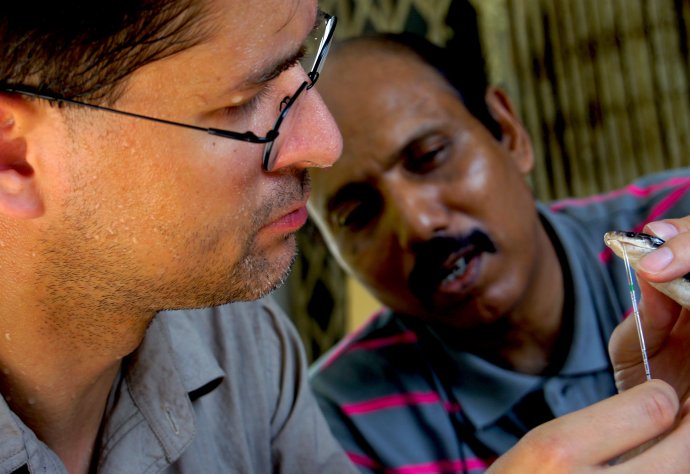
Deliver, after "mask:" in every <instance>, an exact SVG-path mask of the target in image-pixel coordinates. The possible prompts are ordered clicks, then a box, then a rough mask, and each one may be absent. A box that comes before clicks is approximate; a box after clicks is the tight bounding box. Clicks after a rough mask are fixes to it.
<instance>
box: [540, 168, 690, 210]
mask: <svg viewBox="0 0 690 474" xmlns="http://www.w3.org/2000/svg"><path fill="white" fill-rule="evenodd" d="M689 191H690V168H678V169H673V170H667V171H663V172H660V173H655V174H651V175H647V176H643V177H641V178H639V179H637V180H635V181H633V182H632V183H630V184H629V185H627V186H625V187H623V188H620V189H616V190H613V191H609V192H606V193H602V194H596V195H593V196H588V197H584V198H573V199H562V200H559V201H555V202H552V203H550V204H549V205H548V208H549V209H550V210H551V211H552V212H557V213H566V214H570V215H573V216H575V217H584V218H589V219H591V218H592V217H596V216H598V215H602V216H605V215H607V214H608V213H609V212H611V211H620V210H623V211H624V210H637V209H640V208H643V209H645V210H646V212H647V213H649V212H650V211H652V210H654V209H656V210H657V211H658V212H664V211H667V210H668V209H670V208H673V207H680V208H683V209H685V212H686V213H687V212H690V192H689Z"/></svg>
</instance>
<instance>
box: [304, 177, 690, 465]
mask: <svg viewBox="0 0 690 474" xmlns="http://www.w3.org/2000/svg"><path fill="white" fill-rule="evenodd" d="M689 190H690V169H683V170H676V171H668V172H665V173H661V174H657V175H654V176H649V177H646V178H643V179H640V180H639V181H636V182H635V183H634V184H632V185H630V186H628V187H626V188H624V189H621V190H618V191H615V192H611V193H607V194H603V195H597V196H594V197H590V198H584V199H568V200H563V201H559V202H555V203H552V204H551V205H548V206H547V205H544V204H541V203H538V204H537V208H538V211H539V214H540V216H541V219H542V222H543V224H544V226H545V228H546V229H547V231H548V233H549V235H550V236H551V239H552V241H553V242H554V245H555V247H556V248H557V251H558V252H559V257H560V259H561V265H562V267H563V269H564V276H565V280H566V287H567V288H568V289H569V291H566V305H565V307H566V308H567V307H572V327H573V331H572V339H571V343H570V348H569V351H568V353H567V356H566V359H565V362H564V363H563V365H562V367H561V368H560V370H559V371H558V373H557V374H554V375H548V376H536V375H527V374H522V373H518V372H512V371H510V370H506V369H504V368H501V367H498V366H495V365H493V364H491V363H489V362H487V361H486V360H483V359H481V358H479V357H477V356H475V355H473V354H470V353H468V352H463V350H462V348H461V347H456V346H454V345H453V343H452V341H451V340H447V339H448V338H444V334H443V333H442V332H438V331H435V330H434V329H433V328H431V327H429V326H428V325H425V324H423V323H422V322H421V321H418V320H416V318H413V317H408V316H403V315H401V314H397V313H394V312H392V311H391V310H389V309H386V308H384V309H383V310H381V311H380V312H379V313H378V314H375V315H374V316H373V317H372V318H371V319H370V320H369V321H368V322H367V323H366V324H365V325H364V326H363V327H362V328H360V329H359V330H358V331H356V332H355V333H353V334H351V335H350V336H348V337H347V338H346V339H345V340H343V341H341V342H340V343H339V344H338V345H337V346H336V347H334V348H333V349H332V350H331V351H330V352H329V353H327V354H325V355H324V356H323V357H322V358H321V359H319V360H318V361H317V362H316V363H315V364H314V366H313V367H312V369H311V374H310V376H311V382H312V387H313V389H314V391H315V393H316V396H317V399H318V401H319V404H320V406H321V408H322V410H323V411H324V413H325V415H326V418H327V420H328V422H329V424H330V426H331V430H332V431H333V433H334V435H335V436H336V438H337V439H338V440H339V441H340V443H341V444H342V445H343V447H344V448H345V450H346V452H347V454H348V456H349V457H350V459H351V460H352V461H353V462H354V463H355V465H356V466H357V467H359V469H360V471H361V472H363V473H370V472H386V473H391V474H421V473H424V474H427V473H481V472H483V471H484V470H485V469H486V468H487V467H488V466H489V465H490V464H491V462H492V461H493V460H494V459H495V458H496V457H497V456H499V455H500V454H502V453H504V452H505V451H507V450H508V449H509V448H510V447H512V446H513V445H514V444H515V443H516V442H517V441H518V440H519V439H520V437H521V436H522V435H524V434H525V433H526V432H527V431H529V429H530V428H531V426H532V425H535V424H538V423H540V422H542V421H544V420H545V419H549V418H551V417H553V416H561V415H564V414H566V413H569V412H572V411H574V410H577V409H580V408H583V407H585V406H587V405H590V404H592V403H594V402H596V401H599V400H601V399H603V398H606V397H608V396H610V395H612V394H614V393H615V385H614V381H613V377H612V370H611V365H610V362H609V359H608V354H607V341H608V338H609V336H610V334H611V331H612V330H613V328H614V327H615V326H616V325H617V324H618V322H619V321H620V320H621V319H622V318H623V317H624V316H625V315H626V314H628V313H629V312H630V306H631V301H630V293H629V288H628V282H627V277H626V274H625V268H624V265H623V262H622V261H620V260H619V259H617V258H614V257H613V254H612V253H611V251H610V250H609V249H608V248H607V247H605V245H604V243H603V234H604V233H605V232H606V231H609V230H632V231H640V230H641V229H642V227H643V226H644V225H645V224H646V223H647V222H650V221H652V220H657V219H661V218H667V217H682V216H685V215H688V214H690V192H688V191H689ZM638 294H639V293H638ZM568 301H570V303H569V304H568V303H567V302H568ZM527 400H530V402H531V403H530V405H529V406H526V401H527ZM523 412H527V413H528V415H527V416H524V415H523Z"/></svg>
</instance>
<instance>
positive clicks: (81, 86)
mask: <svg viewBox="0 0 690 474" xmlns="http://www.w3.org/2000/svg"><path fill="white" fill-rule="evenodd" d="M6 3H7V4H6V5H3V12H2V15H0V45H2V48H0V85H1V86H24V87H30V88H32V89H35V90H37V91H38V92H43V93H46V94H53V95H58V96H62V97H65V98H82V99H83V98H89V99H90V100H92V101H102V102H110V103H112V102H113V101H114V100H116V98H117V95H118V93H119V92H120V91H121V88H120V87H119V86H120V85H122V84H123V82H124V80H125V79H126V78H127V77H128V76H129V75H130V74H131V73H132V72H134V71H135V70H137V69H138V68H140V67H142V66H144V65H146V64H148V63H151V62H153V61H156V60H159V59H162V58H164V57H167V56H170V55H172V54H175V53H176V52H179V51H182V50H184V49H187V48H189V47H191V46H193V45H195V44H198V43H199V42H201V41H202V40H204V39H205V37H206V35H207V34H208V33H209V32H208V31H206V30H205V28H204V26H203V25H204V23H205V22H203V21H202V20H203V18H205V15H204V13H206V12H205V10H204V7H203V5H204V4H205V3H206V2H203V1H201V0H99V1H94V0H39V1H31V0H19V1H11V2H6Z"/></svg>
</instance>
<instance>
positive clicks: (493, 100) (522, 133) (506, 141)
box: [486, 86, 534, 175]
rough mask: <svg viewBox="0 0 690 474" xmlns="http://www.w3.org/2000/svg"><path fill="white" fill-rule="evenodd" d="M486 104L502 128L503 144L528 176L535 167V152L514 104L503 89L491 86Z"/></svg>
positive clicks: (487, 92) (487, 93)
mask: <svg viewBox="0 0 690 474" xmlns="http://www.w3.org/2000/svg"><path fill="white" fill-rule="evenodd" d="M486 104H487V106H488V108H489V112H490V113H491V116H492V117H493V118H494V120H496V122H497V123H498V125H499V126H500V128H501V144H502V145H503V146H504V147H505V148H506V149H507V150H508V152H509V153H510V154H511V156H513V158H514V159H515V163H516V164H517V166H518V168H519V169H520V171H522V173H523V174H525V175H526V174H528V173H529V172H530V171H532V167H533V166H534V150H533V149H532V142H531V140H530V138H529V134H528V133H527V130H525V127H524V126H523V125H522V122H520V119H519V118H518V116H517V115H516V114H515V111H514V109H513V104H512V102H511V101H510V99H509V98H508V95H507V94H506V93H505V91H503V90H502V89H500V88H498V87H494V86H489V88H488V89H487V91H486Z"/></svg>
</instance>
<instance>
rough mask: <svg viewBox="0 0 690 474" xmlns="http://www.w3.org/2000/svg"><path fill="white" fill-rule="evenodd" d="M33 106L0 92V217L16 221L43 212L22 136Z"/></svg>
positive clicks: (31, 117) (28, 127) (22, 99)
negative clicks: (3, 216)
mask: <svg viewBox="0 0 690 474" xmlns="http://www.w3.org/2000/svg"><path fill="white" fill-rule="evenodd" d="M35 107H36V104H35V103H33V102H31V101H28V100H26V99H24V98H22V97H19V96H16V95H11V94H4V93H0V214H1V215H5V216H8V217H11V218H15V219H32V218H35V217H39V216H41V215H42V214H43V211H44V205H43V199H42V197H41V194H40V192H39V189H38V185H37V179H36V176H35V172H34V168H33V166H32V165H31V163H29V160H28V159H27V149H28V147H27V138H26V136H25V133H26V132H25V131H26V130H28V129H30V128H31V127H30V123H29V121H30V120H32V119H33V116H34V113H33V109H35Z"/></svg>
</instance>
